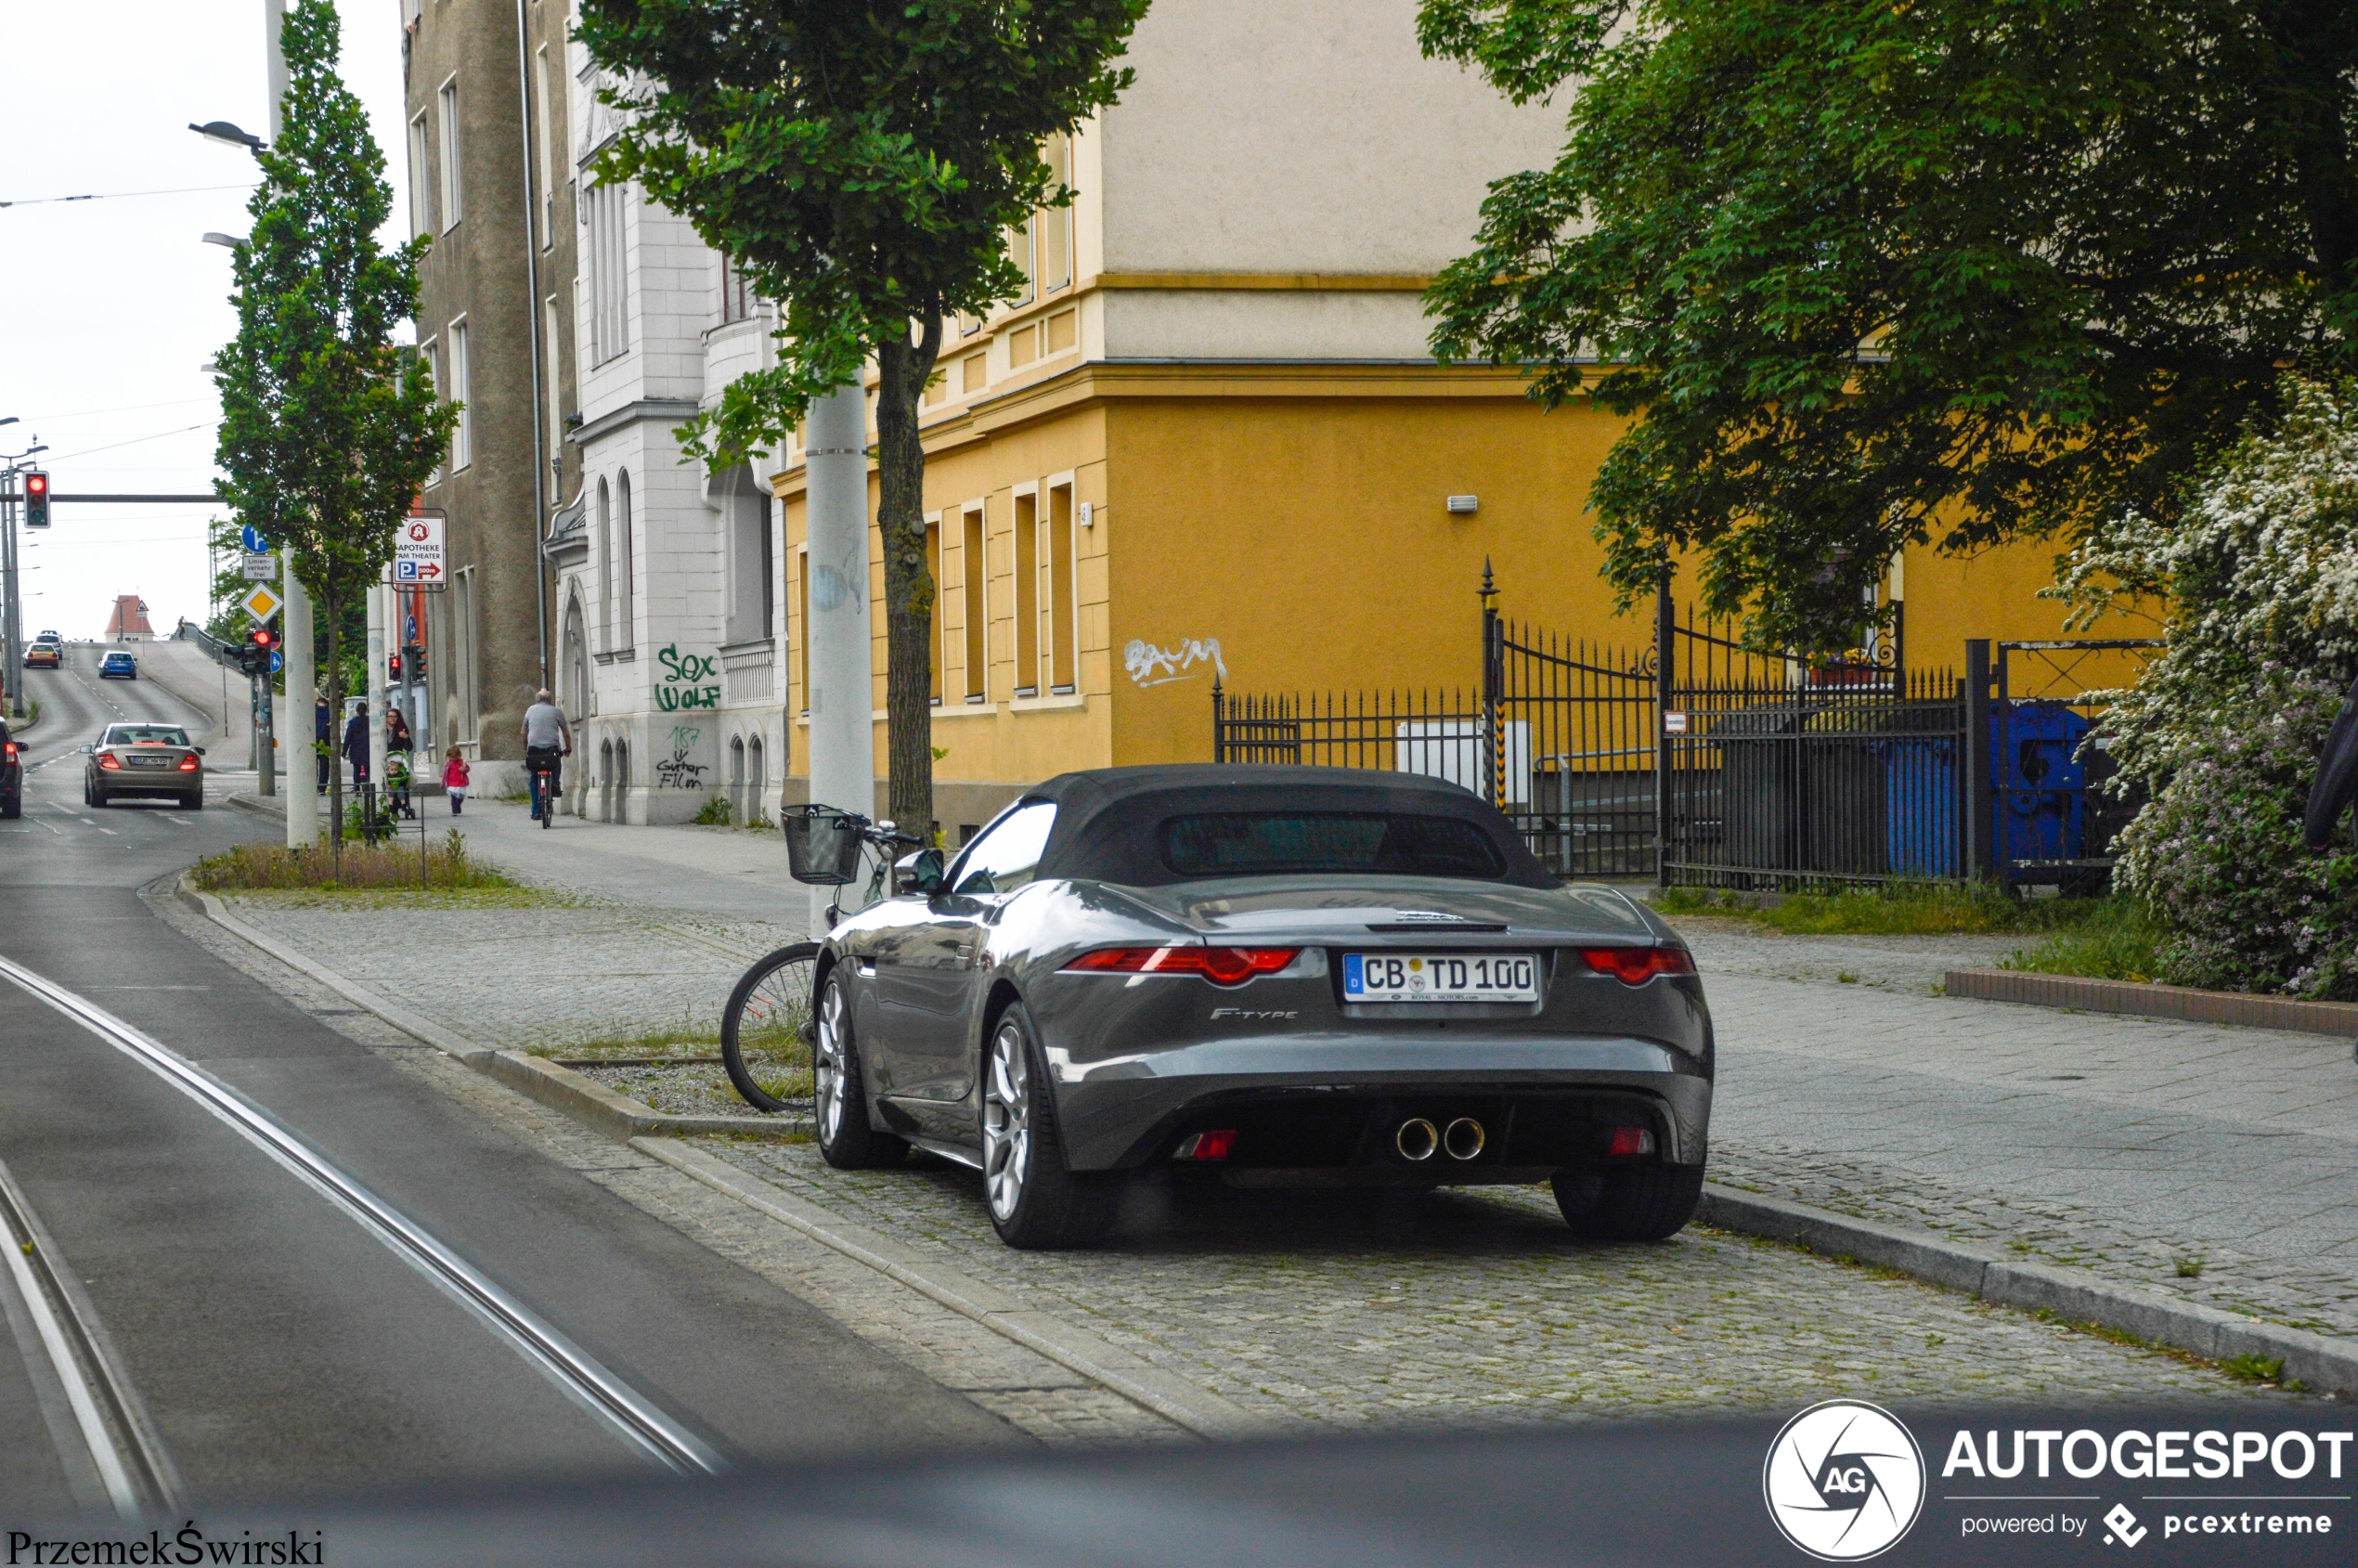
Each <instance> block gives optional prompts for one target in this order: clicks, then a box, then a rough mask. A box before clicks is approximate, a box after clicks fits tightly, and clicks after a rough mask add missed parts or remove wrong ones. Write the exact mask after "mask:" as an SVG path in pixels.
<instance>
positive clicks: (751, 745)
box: [745, 735, 770, 823]
mask: <svg viewBox="0 0 2358 1568" xmlns="http://www.w3.org/2000/svg"><path fill="white" fill-rule="evenodd" d="M762 752H763V747H762V745H761V737H760V736H759V735H756V736H754V737H753V738H752V739H751V740H749V741H747V742H746V743H745V821H746V822H747V823H753V822H756V821H758V820H760V819H761V818H762V816H763V812H762V810H761V808H762V803H763V800H764V798H765V795H764V791H765V790H766V789H767V787H768V785H769V783H770V780H769V777H768V773H767V771H766V768H765V766H764V764H765V761H766V759H765V758H764V757H763V755H762Z"/></svg>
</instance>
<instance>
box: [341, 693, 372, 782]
mask: <svg viewBox="0 0 2358 1568" xmlns="http://www.w3.org/2000/svg"><path fill="white" fill-rule="evenodd" d="M343 759H344V760H345V761H346V762H349V763H351V764H352V787H353V788H355V789H358V788H360V787H361V786H362V785H364V784H367V783H368V782H369V710H368V709H367V708H365V707H363V708H358V709H356V710H355V711H354V713H353V715H352V717H351V718H350V719H346V720H345V721H344V726H343Z"/></svg>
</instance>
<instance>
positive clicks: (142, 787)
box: [82, 655, 204, 811]
mask: <svg viewBox="0 0 2358 1568" xmlns="http://www.w3.org/2000/svg"><path fill="white" fill-rule="evenodd" d="M126 656H127V655H126ZM82 750H83V753H84V756H86V757H88V758H90V760H89V761H88V762H86V763H84V765H83V769H82V803H83V804H84V806H111V805H113V804H114V803H115V802H116V801H117V800H121V799H125V798H129V797H135V796H146V797H156V796H164V797H169V798H171V799H174V800H176V801H178V802H179V803H180V805H181V806H182V807H183V808H184V809H185V810H190V811H201V810H204V760H203V758H204V747H202V746H201V745H190V744H189V742H188V731H186V730H184V729H182V728H181V727H180V726H179V725H177V724H110V725H108V726H107V727H106V729H104V730H103V731H101V732H99V734H98V738H97V740H95V741H93V742H91V743H90V744H89V745H85V746H84V747H83V748H82Z"/></svg>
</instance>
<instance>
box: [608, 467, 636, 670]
mask: <svg viewBox="0 0 2358 1568" xmlns="http://www.w3.org/2000/svg"><path fill="white" fill-rule="evenodd" d="M614 499H615V509H614V510H615V525H616V526H615V542H616V543H617V544H618V545H619V546H620V547H621V549H620V555H621V560H620V562H619V563H618V564H619V565H620V567H621V573H620V575H621V578H622V627H621V632H622V645H623V646H624V647H626V648H633V647H636V646H638V642H639V625H638V604H637V600H638V588H639V561H638V551H637V550H636V549H635V547H634V541H633V540H632V538H631V534H630V471H629V470H628V469H627V468H626V469H624V470H623V471H622V472H621V473H619V474H618V475H616V476H615V486H614Z"/></svg>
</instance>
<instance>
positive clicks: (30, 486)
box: [24, 468, 49, 528]
mask: <svg viewBox="0 0 2358 1568" xmlns="http://www.w3.org/2000/svg"><path fill="white" fill-rule="evenodd" d="M24 525H25V526H26V527H28V528H45V527H47V526H48V525H49V476H48V475H47V474H45V473H42V472H41V471H40V470H39V469H37V468H36V469H32V470H31V471H29V472H28V473H26V474H25V476H24Z"/></svg>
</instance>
